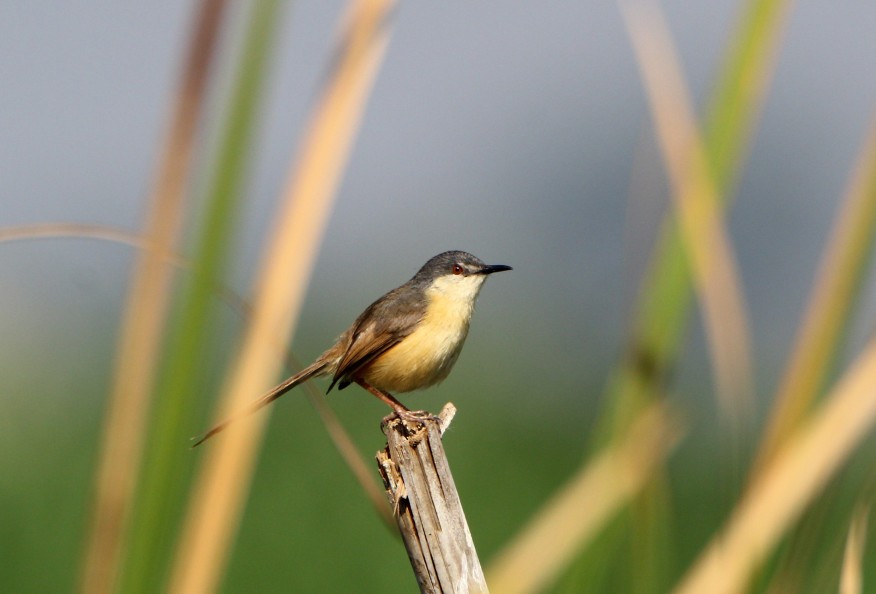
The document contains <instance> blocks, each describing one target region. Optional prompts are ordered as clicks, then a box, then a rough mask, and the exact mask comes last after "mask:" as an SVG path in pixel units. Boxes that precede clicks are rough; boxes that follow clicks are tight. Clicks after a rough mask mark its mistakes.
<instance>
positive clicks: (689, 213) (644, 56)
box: [621, 1, 752, 427]
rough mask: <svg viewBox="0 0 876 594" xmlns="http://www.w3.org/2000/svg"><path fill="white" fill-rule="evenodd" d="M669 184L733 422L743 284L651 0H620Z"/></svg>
mask: <svg viewBox="0 0 876 594" xmlns="http://www.w3.org/2000/svg"><path fill="white" fill-rule="evenodd" d="M621 7H622V9H623V10H622V12H623V15H624V20H625V22H626V25H627V29H628V30H629V34H630V39H631V40H632V44H633V48H634V50H635V53H636V57H637V60H638V63H639V67H640V71H641V75H642V79H643V81H644V83H645V89H646V91H647V95H648V100H649V104H650V107H651V113H652V117H653V119H654V125H655V129H656V132H657V138H658V141H659V145H660V149H661V153H662V154H663V157H664V160H665V162H666V167H667V170H668V172H669V179H670V183H671V185H672V192H671V194H672V198H673V203H674V205H675V208H676V211H677V215H678V222H679V228H680V232H681V237H682V240H683V242H684V244H685V247H686V252H687V254H688V257H689V261H690V265H691V269H692V272H693V279H694V285H695V288H696V292H697V296H698V298H699V302H700V304H701V308H702V312H703V317H704V326H705V328H706V334H707V337H708V340H709V345H710V352H711V359H712V368H713V370H714V374H715V382H716V387H717V394H718V398H719V404H720V405H721V408H722V410H723V411H724V412H726V413H727V414H728V416H729V418H730V419H731V420H732V421H733V423H734V426H735V427H738V426H739V425H740V423H741V420H742V419H743V418H744V417H745V416H747V415H750V413H751V410H752V403H751V398H752V379H751V354H750V353H751V347H750V343H751V339H750V333H749V325H748V316H747V314H746V308H745V304H744V299H743V296H742V288H741V287H742V285H741V281H740V275H739V273H738V271H737V265H736V261H735V258H734V256H733V249H732V244H731V241H730V238H729V235H728V234H727V231H726V227H725V225H724V217H723V213H722V211H721V207H720V200H719V197H718V190H717V187H716V185H715V182H714V180H713V179H712V176H711V172H710V171H709V166H708V162H707V160H706V154H705V151H704V149H703V146H702V142H701V140H700V136H699V132H698V130H697V125H696V118H695V115H694V110H693V108H692V106H691V100H690V97H689V96H688V94H687V91H686V86H685V83H684V80H683V76H682V74H681V70H680V67H679V61H678V59H677V57H676V55H675V52H674V50H673V47H672V42H671V37H670V34H669V31H668V27H667V26H666V23H665V22H664V20H663V17H662V14H661V13H660V11H659V9H658V8H657V6H656V4H653V3H651V2H646V1H641V2H635V3H631V2H625V3H622V4H621Z"/></svg>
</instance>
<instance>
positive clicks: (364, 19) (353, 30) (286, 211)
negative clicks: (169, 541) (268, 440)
mask: <svg viewBox="0 0 876 594" xmlns="http://www.w3.org/2000/svg"><path fill="white" fill-rule="evenodd" d="M392 5H393V3H392V2H390V1H388V0H360V1H358V2H354V3H353V4H352V7H351V12H350V14H351V18H350V20H349V21H348V22H349V26H348V29H347V30H346V34H345V37H344V38H343V40H342V42H343V46H342V47H341V50H340V52H339V56H338V60H337V63H336V69H335V70H334V71H333V72H332V73H331V76H330V77H329V79H328V82H327V86H326V88H325V90H324V92H323V94H322V96H321V99H320V101H319V103H318V105H317V106H316V112H315V113H314V115H313V117H312V119H311V123H310V127H309V130H308V132H307V135H306V137H305V138H304V143H303V152H302V153H301V155H300V158H299V159H298V160H297V163H296V164H295V166H294V169H293V174H292V176H291V178H290V183H289V186H288V190H287V192H286V197H285V199H284V205H283V208H282V212H281V213H280V214H279V217H278V220H277V226H276V228H275V230H274V233H273V235H272V237H271V244H270V246H269V247H268V248H267V250H266V255H265V257H264V259H263V261H262V268H261V271H260V273H259V275H258V278H257V281H256V283H257V284H256V287H257V288H256V291H255V300H254V309H253V317H252V323H251V326H250V328H249V330H248V332H247V335H246V337H245V340H244V345H243V348H242V350H241V354H240V357H239V359H238V361H237V363H236V365H235V367H234V369H233V370H232V373H231V377H230V379H229V381H228V382H227V385H226V387H225V389H224V390H223V395H222V407H221V408H222V411H221V412H220V414H219V415H218V416H219V417H220V418H224V417H226V416H228V414H229V413H231V412H232V411H234V410H237V409H239V408H240V407H241V406H243V405H244V404H246V403H247V402H249V401H250V400H251V399H252V398H253V396H254V395H257V394H259V393H260V392H261V390H262V389H263V388H264V387H266V386H267V385H268V384H269V383H270V382H271V380H272V378H273V377H274V375H275V373H276V371H277V368H278V364H279V361H278V360H277V358H276V350H275V347H274V345H276V344H277V343H278V342H282V341H283V340H284V339H285V338H286V337H287V336H288V335H289V334H290V333H291V331H292V330H293V322H294V320H295V318H296V317H297V313H298V311H299V310H300V307H301V304H302V302H303V299H304V294H305V289H306V286H307V280H308V278H309V276H310V272H311V270H312V267H313V264H314V262H315V260H316V254H317V249H318V245H319V243H320V240H321V238H322V234H323V231H324V229H325V226H326V223H327V221H328V215H329V212H330V209H331V205H332V197H333V195H334V192H335V189H336V187H337V185H338V183H339V181H340V177H341V173H342V170H343V166H344V163H345V162H346V159H347V156H348V153H349V148H350V146H351V143H352V140H353V137H354V134H355V131H356V129H357V127H358V123H359V121H360V118H361V114H362V111H363V108H364V104H365V99H366V97H367V95H368V91H369V89H370V87H371V83H372V82H373V79H374V75H375V73H376V70H377V66H378V65H379V63H380V59H381V57H382V54H383V50H384V49H385V46H386V42H387V40H388V28H387V26H386V25H387V23H386V19H387V16H388V13H389V11H390V9H391V8H392ZM265 419H266V416H265V415H264V414H262V415H255V416H253V417H250V418H247V419H244V420H241V421H240V422H239V423H238V424H237V426H235V427H232V428H230V429H229V430H228V431H227V434H226V435H225V436H223V438H221V439H218V440H216V441H215V443H212V444H210V447H208V448H206V450H205V455H206V460H205V461H204V465H203V468H202V472H201V473H200V476H199V477H198V479H197V483H196V485H195V487H194V491H193V496H192V499H191V501H190V505H189V510H188V514H187V517H186V520H185V525H184V528H183V533H182V537H181V542H180V546H179V549H178V551H177V555H176V559H175V562H174V569H173V574H172V577H171V582H170V591H171V592H179V593H185V594H197V593H200V592H212V591H214V590H215V589H216V586H217V584H218V582H219V578H220V573H221V571H222V568H223V567H224V564H225V559H226V557H227V555H228V551H229V549H230V543H231V539H232V536H233V534H234V532H235V530H236V525H237V523H238V521H239V517H240V512H241V507H242V504H243V500H244V497H245V493H246V489H247V487H248V485H249V479H250V477H251V474H252V469H253V464H254V460H255V453H256V450H257V447H258V442H259V439H260V436H261V429H262V426H263V425H264V421H265Z"/></svg>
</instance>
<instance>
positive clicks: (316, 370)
mask: <svg viewBox="0 0 876 594" xmlns="http://www.w3.org/2000/svg"><path fill="white" fill-rule="evenodd" d="M327 365H328V364H327V363H326V362H325V361H323V358H322V357H320V358H319V359H317V360H316V362H314V363H313V364H312V365H311V366H310V367H306V368H304V369H302V370H301V371H299V372H298V373H296V374H295V375H293V376H292V377H290V378H289V379H287V380H285V381H284V382H283V383H281V384H278V385H276V386H274V387H273V388H271V389H270V390H268V391H267V392H265V393H264V394H263V395H262V396H261V397H259V399H258V400H256V401H254V402H253V403H252V404H249V405H248V406H247V407H246V408H244V409H242V410H241V411H239V412H238V413H237V414H235V415H233V416H231V417H229V418H227V419H225V420H224V421H222V422H221V423H219V424H217V425H215V426H214V427H213V428H212V429H210V430H209V431H207V432H206V433H204V434H203V435H202V436H201V437H199V438H198V439H197V441H195V443H194V444H192V447H193V448H194V447H197V446H199V445H201V444H202V443H204V442H205V441H207V440H208V439H210V438H211V437H213V436H214V435H216V434H217V433H219V432H220V431H222V430H223V429H225V428H226V427H228V425H230V424H231V423H233V422H235V421H238V420H240V419H242V418H243V417H247V416H249V415H251V414H252V413H254V412H255V411H257V410H259V409H261V408H263V407H265V406H267V405H269V404H270V403H272V402H273V401H274V400H276V399H277V398H279V397H280V396H282V395H283V394H285V393H286V392H288V391H289V390H291V389H292V388H294V387H295V386H297V385H298V384H300V383H301V382H303V381H306V380H309V379H310V378H312V377H314V376H317V375H322V374H323V373H325V371H326V366H327Z"/></svg>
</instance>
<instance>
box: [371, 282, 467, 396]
mask: <svg viewBox="0 0 876 594" xmlns="http://www.w3.org/2000/svg"><path fill="white" fill-rule="evenodd" d="M472 305H473V303H471V300H466V301H465V302H462V303H459V302H458V301H457V300H456V299H449V298H447V297H446V296H444V295H442V294H440V293H439V294H433V295H430V304H429V308H428V310H427V311H428V313H427V315H426V316H425V317H424V318H423V320H422V321H421V322H420V323H419V324H418V325H417V328H416V329H415V330H414V331H413V332H412V333H411V334H409V335H408V336H407V337H406V338H404V339H403V340H402V341H401V342H400V343H399V344H397V345H395V346H394V347H392V348H391V349H389V350H388V351H386V352H385V353H383V354H382V355H381V356H379V357H378V358H377V359H376V360H375V361H374V362H372V363H371V364H370V365H369V366H368V368H367V369H365V370H363V374H362V375H363V378H364V379H365V381H367V382H368V383H370V384H371V385H372V386H374V387H376V388H380V389H381V390H385V391H387V392H410V391H412V390H420V389H423V388H427V387H429V386H432V385H435V384H437V383H438V382H440V381H442V380H444V379H445V378H446V377H447V375H448V374H449V373H450V370H451V369H452V368H453V364H454V363H456V359H457V357H459V353H460V351H461V350H462V345H463V343H464V342H465V337H466V336H467V335H468V326H469V321H470V320H471V310H472Z"/></svg>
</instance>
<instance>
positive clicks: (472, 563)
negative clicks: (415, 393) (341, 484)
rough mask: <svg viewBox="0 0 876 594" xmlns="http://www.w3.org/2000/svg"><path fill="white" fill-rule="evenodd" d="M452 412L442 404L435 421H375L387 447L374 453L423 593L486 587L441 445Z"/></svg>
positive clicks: (445, 593)
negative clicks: (381, 431)
mask: <svg viewBox="0 0 876 594" xmlns="http://www.w3.org/2000/svg"><path fill="white" fill-rule="evenodd" d="M455 414H456V408H455V407H454V406H453V404H450V403H448V404H446V405H445V406H444V409H443V410H442V411H441V414H440V415H439V417H440V424H439V422H438V421H437V420H435V419H425V420H424V421H423V423H422V424H417V423H415V424H411V423H405V422H404V421H402V420H401V419H399V418H398V417H395V416H392V417H387V418H386V419H384V423H383V424H382V426H381V428H382V429H383V432H384V434H385V435H386V443H387V446H386V448H385V449H384V450H381V451H379V452H377V465H378V467H379V469H380V475H381V477H382V478H383V484H384V486H385V487H386V493H387V496H388V497H389V501H390V504H391V505H392V507H393V512H394V513H393V515H394V516H395V519H396V522H397V523H398V528H399V531H400V532H401V535H402V539H403V540H404V543H405V548H407V550H408V557H409V558H410V561H411V567H412V568H413V570H414V574H415V575H416V577H417V583H418V584H419V585H420V591H421V592H423V593H429V594H450V593H454V594H463V593H472V594H474V593H486V592H488V590H487V582H486V580H485V579H484V572H483V570H482V569H481V564H480V561H478V556H477V553H476V552H475V548H474V543H473V542H472V539H471V533H470V532H469V530H468V524H466V521H465V514H463V512H462V505H461V504H460V502H459V495H458V494H457V492H456V485H455V484H454V483H453V476H452V475H451V474H450V465H449V464H448V462H447V458H446V456H445V454H444V447H443V445H442V444H441V435H442V434H443V433H444V430H445V429H447V426H448V425H449V424H450V421H451V420H452V419H453V416H454V415H455Z"/></svg>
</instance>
